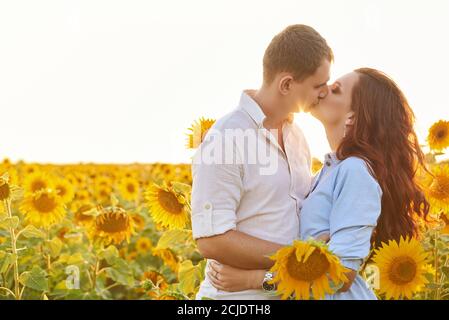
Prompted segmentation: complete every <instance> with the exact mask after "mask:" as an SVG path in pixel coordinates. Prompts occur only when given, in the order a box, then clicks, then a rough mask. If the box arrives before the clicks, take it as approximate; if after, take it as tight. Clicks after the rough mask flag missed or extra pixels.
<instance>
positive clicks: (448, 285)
mask: <svg viewBox="0 0 449 320" xmlns="http://www.w3.org/2000/svg"><path fill="white" fill-rule="evenodd" d="M213 123H214V121H213V120H211V119H204V118H201V119H199V120H198V121H196V122H195V123H194V124H193V125H192V127H191V128H190V133H189V134H188V141H187V144H188V147H189V148H195V147H197V146H198V145H199V143H201V141H202V139H203V138H204V135H205V133H206V132H207V130H208V129H209V128H210V127H211V126H212V124H213ZM447 147H449V122H448V121H444V120H441V121H438V122H437V123H435V124H434V125H433V126H432V127H431V128H430V129H429V133H428V137H427V144H426V146H423V148H425V150H426V152H427V155H426V156H427V160H426V161H427V164H428V168H429V172H419V173H418V174H417V179H419V181H420V183H421V184H422V186H423V187H424V188H425V190H426V194H427V196H428V200H429V202H430V203H431V216H432V219H431V220H429V221H421V222H420V223H421V228H422V236H421V238H419V239H401V241H399V243H398V242H396V241H390V242H389V243H384V244H383V246H382V247H380V248H377V249H376V250H375V251H374V252H373V258H372V259H371V260H370V261H369V263H368V264H367V266H366V268H365V269H364V272H363V275H364V276H365V277H366V278H367V280H370V281H371V280H372V279H373V274H374V276H375V277H374V280H373V281H374V284H375V285H374V286H373V287H374V289H375V292H376V294H377V295H378V297H379V299H449V162H447V161H444V160H443V161H440V160H438V159H441V158H444V152H445V149H446V148H447ZM321 165H322V164H321V163H320V162H319V161H318V160H317V159H314V162H313V170H314V171H317V170H319V168H320V167H321ZM191 183H192V178H191V170H190V165H188V164H178V165H174V164H165V163H154V164H129V165H118V164H108V165H105V164H104V165H103V164H73V165H55V164H38V163H26V162H23V161H20V162H17V163H12V162H11V161H10V160H8V159H5V160H3V162H2V163H0V201H1V202H2V205H0V299H17V300H19V299H44V300H46V299H157V300H170V299H171V300H173V299H176V300H184V299H194V297H195V294H196V292H197V290H198V287H199V284H200V282H201V281H202V280H203V277H204V271H205V265H206V263H205V259H204V258H203V257H202V256H201V254H200V253H199V251H198V250H197V248H196V245H195V242H194V240H193V238H192V232H191V222H190V193H191ZM292 254H295V256H296V257H301V259H299V260H298V261H295V263H297V264H298V270H300V269H301V270H310V267H311V266H313V267H314V268H313V270H314V271H315V272H318V271H317V270H321V271H320V272H321V274H316V275H315V276H314V277H313V279H311V280H310V282H309V283H308V284H307V285H308V287H307V286H306V290H305V291H304V290H303V291H296V298H304V299H307V298H309V293H310V290H312V291H313V296H314V297H315V298H321V297H322V296H323V294H324V292H329V290H330V289H331V288H330V287H329V285H328V284H327V282H326V281H324V280H323V279H325V278H323V277H322V274H325V273H327V272H328V273H329V278H331V279H332V280H335V281H340V280H344V274H343V273H342V267H341V265H339V262H338V261H337V259H335V257H334V256H333V255H332V253H331V252H329V251H328V250H327V248H326V246H325V245H323V244H319V243H315V242H310V243H307V242H305V243H301V242H299V241H298V242H295V244H293V245H292V246H291V247H286V248H284V249H282V250H280V251H279V252H278V253H276V255H274V256H273V259H274V260H276V259H277V260H276V264H275V266H274V269H275V270H277V271H281V270H283V269H282V268H283V266H282V264H281V263H280V261H281V260H282V259H281V258H282V257H286V258H287V259H289V258H290V257H291V256H292ZM287 273H288V272H287ZM287 273H286V272H285V268H284V272H283V273H281V272H279V275H281V274H284V275H285V276H286V277H287V276H288V274H287ZM318 279H319V280H318ZM326 279H327V278H326ZM275 280H276V281H278V282H280V285H279V288H280V289H283V292H281V293H282V294H283V298H285V299H287V298H289V297H290V294H291V293H292V291H295V290H294V289H295V288H288V287H286V286H285V285H284V286H283V285H282V281H283V278H282V277H280V278H279V277H278V278H276V279H275ZM318 281H319V282H320V286H317V285H316V283H317V282H318ZM314 282H315V283H314ZM370 283H371V282H370ZM290 289H292V290H290Z"/></svg>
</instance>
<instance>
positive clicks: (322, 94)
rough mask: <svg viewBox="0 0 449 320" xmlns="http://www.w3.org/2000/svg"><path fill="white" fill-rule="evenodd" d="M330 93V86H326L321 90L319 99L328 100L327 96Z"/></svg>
mask: <svg viewBox="0 0 449 320" xmlns="http://www.w3.org/2000/svg"><path fill="white" fill-rule="evenodd" d="M328 93H329V87H328V86H324V87H323V88H322V89H321V90H320V93H319V95H318V97H319V98H320V99H324V98H326V96H327V94H328Z"/></svg>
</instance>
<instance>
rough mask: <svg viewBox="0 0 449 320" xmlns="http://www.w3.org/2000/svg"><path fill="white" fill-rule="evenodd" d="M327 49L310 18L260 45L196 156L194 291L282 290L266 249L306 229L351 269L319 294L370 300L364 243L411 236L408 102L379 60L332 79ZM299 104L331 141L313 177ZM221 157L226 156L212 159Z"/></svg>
mask: <svg viewBox="0 0 449 320" xmlns="http://www.w3.org/2000/svg"><path fill="white" fill-rule="evenodd" d="M333 59H334V56H333V52H332V50H331V48H330V47H329V46H328V44H327V42H326V40H325V39H324V38H323V37H322V36H321V35H320V34H319V33H318V32H317V31H315V30H314V29H313V28H311V27H309V26H306V25H291V26H289V27H287V28H286V29H284V30H283V31H282V32H280V33H279V34H277V35H276V36H275V37H274V38H273V40H272V41H271V43H270V44H269V45H268V47H267V49H266V51H265V54H264V57H263V83H262V86H261V87H260V88H259V89H258V90H245V91H243V92H242V94H241V98H240V102H239V104H238V106H237V107H236V108H235V109H234V110H232V111H231V112H230V113H228V114H227V115H225V116H223V117H222V118H220V119H218V120H217V121H216V122H215V124H214V125H213V126H212V128H211V129H210V130H209V131H208V132H207V134H206V136H205V137H204V139H203V142H202V143H201V145H200V147H199V148H198V149H197V151H196V153H195V155H194V156H193V159H192V160H193V163H192V177H193V186H192V199H191V201H192V217H191V219H192V231H193V237H194V239H196V241H197V245H198V249H199V251H200V253H201V254H202V255H203V256H204V257H205V258H206V259H207V265H206V274H205V279H204V281H203V282H202V283H201V285H200V288H199V291H198V293H197V295H196V298H197V299H203V298H210V299H218V300H219V299H256V300H262V299H280V297H279V296H278V295H276V294H273V293H275V292H276V286H275V285H273V284H272V283H271V281H270V280H272V279H273V277H274V275H273V274H272V273H271V272H269V270H270V269H271V268H272V266H273V263H274V261H273V260H271V259H269V256H270V255H271V254H273V253H275V252H276V251H278V250H279V249H281V248H283V247H285V246H287V245H291V244H292V243H293V241H294V240H308V239H311V238H312V239H316V240H319V241H323V242H326V243H327V245H328V248H329V250H330V251H331V252H332V253H333V254H334V255H336V256H337V257H338V258H339V259H340V262H341V264H342V265H343V266H344V267H346V268H347V270H348V271H347V273H346V277H347V281H345V282H344V283H343V284H342V285H341V286H340V287H339V288H338V289H337V291H336V292H335V293H334V294H326V296H325V298H326V299H335V300H339V299H358V300H365V299H376V295H375V294H374V292H373V291H372V290H371V289H370V287H369V286H368V285H367V283H366V282H365V280H364V278H363V277H362V276H361V275H360V271H361V269H362V268H363V265H364V263H365V262H366V261H367V259H369V256H370V252H371V250H372V249H373V248H376V247H378V246H379V245H380V244H381V243H382V242H388V241H389V240H399V239H400V237H401V236H402V237H406V236H416V235H417V233H418V225H417V223H416V221H415V220H416V217H425V216H426V215H427V213H428V211H429V209H428V208H429V206H428V203H427V201H426V199H425V197H424V195H423V191H422V190H421V188H420V187H419V186H418V185H417V184H416V182H415V181H414V175H415V173H416V170H417V168H418V167H423V166H424V155H423V152H422V151H421V149H420V146H419V142H418V139H417V135H416V133H415V131H414V128H413V125H414V114H413V111H412V109H411V108H410V106H409V104H408V102H407V99H406V97H405V96H404V94H403V92H402V91H401V90H400V88H399V87H398V85H397V84H396V83H395V82H394V81H393V80H392V79H391V78H390V77H388V76H387V75H386V74H385V73H383V72H381V71H378V70H375V69H371V68H360V69H356V70H354V71H351V72H349V73H347V74H345V75H343V76H341V77H340V78H338V80H337V81H335V82H334V83H332V84H328V81H329V78H330V68H331V64H332V62H333ZM298 112H306V113H310V114H311V115H312V116H313V117H315V118H316V119H318V120H319V121H320V122H321V123H322V125H323V126H324V129H325V132H326V136H327V141H328V143H329V146H330V150H331V152H330V153H328V154H326V155H325V158H324V165H323V168H322V169H321V170H320V171H319V172H318V173H317V174H316V175H315V176H314V175H312V170H311V163H312V161H311V154H310V151H309V146H308V143H307V141H306V139H305V137H304V135H303V133H302V131H301V129H300V128H299V127H298V125H297V124H296V123H294V122H293V117H292V115H293V114H294V113H298ZM229 132H238V133H239V134H242V132H244V133H248V132H254V133H257V134H256V135H254V136H255V137H256V138H255V139H252V140H251V139H248V140H251V142H250V143H248V144H245V145H244V146H242V143H239V142H236V141H235V139H234V140H231V142H229V141H224V140H230V139H226V137H227V135H229ZM259 133H262V134H259ZM239 134H234V138H235V137H238V135H239ZM223 137H224V139H223ZM219 138H220V139H219ZM223 142H225V143H223ZM261 145H265V146H267V148H266V149H265V151H267V150H268V151H269V152H270V155H276V156H275V157H274V158H273V157H270V159H275V160H276V161H275V166H273V167H274V170H268V171H267V170H265V171H264V170H263V169H266V163H265V162H266V161H247V160H246V159H248V158H251V156H254V155H256V154H260V152H259V149H258V148H260V146H261ZM211 150H213V151H214V152H213V155H212V153H211ZM211 156H212V157H213V160H214V161H210V160H211V159H210V158H211ZM223 157H225V158H226V159H227V160H229V159H233V160H234V161H216V160H217V159H219V160H220V159H221V160H223ZM208 158H209V159H208ZM253 158H254V157H253ZM288 267H289V266H287V268H288ZM294 267H295V266H294V265H293V266H291V268H290V269H291V270H289V271H290V272H291V274H292V276H293V277H294V276H295V268H294Z"/></svg>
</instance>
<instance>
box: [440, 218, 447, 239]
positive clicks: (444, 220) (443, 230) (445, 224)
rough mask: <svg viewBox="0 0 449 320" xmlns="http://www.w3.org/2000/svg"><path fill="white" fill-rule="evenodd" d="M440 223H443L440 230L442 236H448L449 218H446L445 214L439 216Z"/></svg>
mask: <svg viewBox="0 0 449 320" xmlns="http://www.w3.org/2000/svg"><path fill="white" fill-rule="evenodd" d="M440 219H441V222H443V223H444V227H443V228H442V229H441V231H440V232H441V233H442V234H449V218H448V217H447V216H446V214H444V213H443V214H441V216H440Z"/></svg>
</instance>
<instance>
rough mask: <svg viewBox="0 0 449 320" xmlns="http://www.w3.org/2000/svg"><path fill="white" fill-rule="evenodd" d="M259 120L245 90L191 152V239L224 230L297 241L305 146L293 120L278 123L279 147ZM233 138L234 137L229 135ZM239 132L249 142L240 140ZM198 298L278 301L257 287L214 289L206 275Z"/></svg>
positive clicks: (305, 187) (307, 170)
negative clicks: (192, 153) (281, 140)
mask: <svg viewBox="0 0 449 320" xmlns="http://www.w3.org/2000/svg"><path fill="white" fill-rule="evenodd" d="M264 120H265V114H264V113H263V111H262V109H261V108H260V106H259V105H258V104H257V103H256V102H255V101H254V100H253V99H252V98H251V97H250V95H249V94H248V93H247V92H243V93H242V95H241V98H240V103H239V105H238V107H237V108H236V109H235V110H234V111H232V112H231V113H229V114H228V115H226V116H224V117H223V118H221V119H219V120H217V121H216V123H215V124H214V125H213V127H212V128H211V129H210V130H209V132H208V133H207V135H206V137H205V138H204V141H203V143H202V144H201V146H200V147H199V148H198V150H197V151H196V153H195V155H194V157H193V163H192V177H193V186H192V231H193V237H194V238H195V239H198V238H202V237H211V236H214V235H218V234H222V233H225V232H227V231H229V230H238V231H240V232H244V233H246V234H249V235H251V236H254V237H257V238H260V239H264V240H267V241H271V242H275V243H279V244H290V243H292V242H293V240H294V239H297V238H299V212H300V209H301V207H302V202H303V200H304V198H305V197H306V196H307V194H308V193H309V190H310V185H311V179H312V178H311V157H310V151H309V147H308V144H307V142H306V140H305V138H304V135H303V133H302V131H301V130H300V129H299V127H298V126H297V125H296V124H294V123H293V121H292V118H290V119H288V121H285V123H284V125H283V128H282V133H283V141H284V148H285V152H284V151H283V150H282V149H281V147H280V146H279V144H278V142H277V139H276V138H275V136H274V134H273V132H270V131H269V130H267V129H265V128H264V126H263V122H264ZM232 135H234V137H237V138H235V139H233V140H231V139H229V136H232ZM244 135H246V138H247V139H241V138H242V136H244ZM223 137H224V138H223ZM239 138H240V139H239ZM223 141H226V142H223ZM229 141H231V142H230V143H228V142H229ZM267 154H269V156H267ZM229 159H231V160H232V161H229ZM202 297H209V298H212V299H273V298H276V297H269V296H267V295H266V294H264V292H263V291H262V290H246V291H241V292H232V293H231V292H225V291H221V290H218V289H216V288H214V287H213V286H212V285H211V283H210V281H209V279H208V277H207V274H206V278H205V280H204V281H203V282H202V284H201V286H200V290H199V292H198V294H197V298H198V299H201V298H202Z"/></svg>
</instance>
